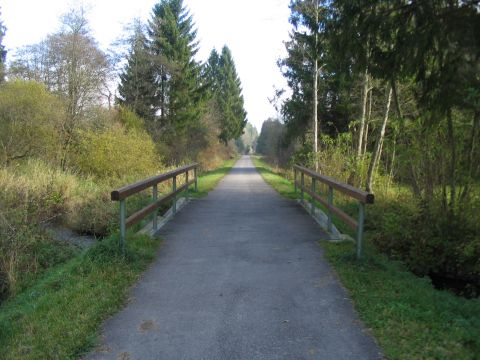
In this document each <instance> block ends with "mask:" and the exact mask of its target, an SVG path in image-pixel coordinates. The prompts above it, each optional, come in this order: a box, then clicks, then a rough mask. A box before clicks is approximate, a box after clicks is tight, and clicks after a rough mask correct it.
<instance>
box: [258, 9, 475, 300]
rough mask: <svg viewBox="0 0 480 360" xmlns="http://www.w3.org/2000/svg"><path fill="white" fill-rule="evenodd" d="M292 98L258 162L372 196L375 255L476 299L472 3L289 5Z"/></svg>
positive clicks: (265, 132)
mask: <svg viewBox="0 0 480 360" xmlns="http://www.w3.org/2000/svg"><path fill="white" fill-rule="evenodd" d="M290 10H291V15H290V23H291V25H292V31H291V32H290V39H289V40H288V41H287V42H286V44H285V47H286V51H287V56H286V57H285V58H282V59H279V61H278V66H279V67H280V69H281V71H282V73H283V75H284V77H285V79H286V80H287V82H288V86H289V88H290V90H291V94H288V96H287V97H286V98H285V96H283V93H284V92H285V89H279V90H277V93H276V94H275V99H276V101H275V102H276V104H275V105H276V106H277V107H278V111H279V113H280V116H279V118H278V119H269V120H268V121H266V122H264V123H263V127H262V131H261V133H260V137H259V139H258V147H257V150H258V152H260V153H262V154H264V155H266V156H267V157H268V158H270V160H271V161H272V162H273V163H274V164H275V165H277V166H281V167H284V168H290V166H291V165H292V164H293V163H299V164H304V165H307V166H309V167H310V168H312V169H316V170H318V171H319V172H320V173H323V174H325V175H328V176H331V177H334V178H336V179H340V180H342V181H344V182H346V183H349V184H351V185H354V186H357V187H359V188H363V189H366V190H367V191H372V192H374V194H375V196H376V199H377V203H376V205H375V206H374V207H372V208H371V209H369V210H370V211H371V213H370V214H369V215H368V217H367V218H368V219H370V221H368V220H367V225H366V226H367V228H369V230H371V231H372V242H373V243H374V244H375V246H376V247H377V248H378V249H379V250H380V251H382V252H383V253H385V254H387V255H388V256H390V257H391V258H393V259H396V260H401V261H403V262H405V263H406V264H407V265H408V267H409V268H410V269H411V270H412V271H413V272H414V273H416V274H417V275H419V276H425V275H427V276H430V277H431V278H432V280H433V281H434V282H438V284H439V285H442V284H443V285H445V284H450V285H451V286H452V287H454V288H456V290H457V291H458V292H459V293H462V294H464V295H466V296H473V297H475V296H478V295H479V291H480V221H479V217H478V214H479V210H480V183H479V181H480V135H479V132H480V71H479V70H480V61H479V60H480V43H479V39H480V26H479V24H480V8H479V5H478V2H476V1H403V0H395V1H384V0H375V1H370V0H368V1H367V0H364V1H362V0H360V1H349V0H335V1H321V0H319V1H300V0H299V1H291V4H290Z"/></svg>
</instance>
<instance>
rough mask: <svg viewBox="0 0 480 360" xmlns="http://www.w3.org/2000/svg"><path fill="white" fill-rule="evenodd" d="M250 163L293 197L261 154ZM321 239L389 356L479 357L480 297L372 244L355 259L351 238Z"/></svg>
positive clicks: (361, 313)
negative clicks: (450, 287)
mask: <svg viewBox="0 0 480 360" xmlns="http://www.w3.org/2000/svg"><path fill="white" fill-rule="evenodd" d="M254 164H255V166H256V167H257V169H258V170H259V172H260V173H261V174H262V176H263V177H264V179H265V181H266V182H267V183H269V184H270V185H271V186H272V187H273V188H274V189H275V190H277V191H278V192H279V193H280V194H281V195H284V196H286V197H289V198H292V197H293V195H292V194H293V192H294V187H293V184H292V183H291V182H290V181H288V180H286V179H285V178H283V177H282V176H281V175H279V174H276V173H274V172H273V171H272V170H271V168H270V167H269V166H268V164H266V163H265V162H264V161H262V160H261V159H258V158H254ZM369 235H371V234H369V233H367V234H366V242H367V245H368V237H369ZM321 245H322V247H323V248H324V249H325V254H326V257H327V259H328V260H329V261H330V263H331V264H332V266H333V267H334V268H335V270H336V271H337V273H338V275H339V277H340V279H341V281H342V283H343V285H344V286H345V287H346V288H347V289H348V291H349V293H350V296H351V297H352V299H353V301H354V303H355V307H356V309H357V311H358V313H359V315H360V318H361V319H362V320H363V321H364V323H365V325H366V326H367V327H368V328H371V329H372V331H373V334H374V335H375V337H376V339H377V340H378V342H379V344H380V346H381V347H382V349H383V351H384V354H385V356H386V357H387V358H388V359H465V360H467V359H468V360H470V359H472V360H473V359H478V358H479V356H480V355H479V354H480V300H478V299H477V300H467V299H464V298H461V297H457V296H455V295H454V294H452V293H450V292H447V291H439V290H435V289H434V288H433V286H432V285H431V282H430V280H429V279H427V278H418V277H416V276H414V275H413V274H412V273H411V272H409V271H408V270H407V269H406V268H405V267H404V266H403V265H402V264H400V263H398V262H393V261H390V260H388V259H387V258H386V257H385V256H383V255H381V254H379V253H378V252H376V251H375V249H374V248H373V247H372V246H366V248H365V256H364V260H363V261H360V262H359V261H357V260H356V259H355V255H354V245H353V244H352V243H338V244H334V243H328V242H321Z"/></svg>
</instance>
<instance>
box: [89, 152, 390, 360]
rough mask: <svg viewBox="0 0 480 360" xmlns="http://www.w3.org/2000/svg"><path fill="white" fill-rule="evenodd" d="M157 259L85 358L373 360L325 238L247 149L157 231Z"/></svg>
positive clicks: (373, 350) (371, 345)
mask: <svg viewBox="0 0 480 360" xmlns="http://www.w3.org/2000/svg"><path fill="white" fill-rule="evenodd" d="M160 236H162V237H163V238H164V239H165V244H164V246H163V247H162V248H161V249H160V251H159V254H158V256H157V259H156V260H155V262H154V263H153V264H152V266H151V267H150V268H149V269H148V270H147V271H146V273H145V274H144V276H143V277H142V278H141V280H140V281H139V282H138V284H137V285H136V286H135V287H134V288H133V290H132V295H131V299H130V301H129V303H128V305H127V306H126V307H125V308H124V309H123V310H122V311H120V312H119V313H118V314H116V315H115V316H113V317H112V318H111V319H109V320H108V321H106V323H105V324H104V327H103V330H102V334H103V344H102V345H100V346H99V347H98V348H97V349H96V351H95V352H93V353H91V354H90V355H88V356H87V358H88V359H123V360H126V359H139V360H147V359H167V360H175V359H195V360H198V359H205V360H216V359H218V360H229V359H245V360H254V359H272V360H273V359H275V360H276V359H289V360H297V359H324V360H330V359H332V360H335V359H355V360H360V359H380V358H382V356H381V351H380V349H379V348H378V346H377V345H376V343H375V341H374V339H373V337H372V336H371V335H370V334H369V333H368V332H367V331H366V330H365V328H364V326H363V325H362V323H361V322H360V320H359V319H358V316H357V314H356V312H355V311H354V309H353V306H352V303H351V301H350V299H349V298H348V295H347V293H346V291H345V290H344V289H343V288H342V286H341V285H340V283H339V281H338V279H337V277H336V275H335V274H334V273H333V271H332V269H331V267H330V266H329V264H328V263H327V261H326V260H325V259H324V257H323V251H322V248H321V247H320V246H318V244H317V241H318V240H320V239H321V238H322V237H324V236H325V233H323V232H322V230H321V229H320V228H319V227H318V225H317V224H316V223H315V222H314V220H313V219H312V218H311V217H310V216H308V214H307V213H306V212H305V211H304V210H303V209H302V207H301V206H300V205H299V204H297V203H296V202H295V201H292V200H287V199H285V198H283V197H281V196H280V195H278V194H277V193H276V192H275V191H274V190H273V189H272V188H271V187H270V186H269V185H267V184H266V183H265V182H264V181H263V179H262V177H261V176H260V175H259V173H258V172H257V171H256V169H255V167H254V166H253V164H252V162H251V160H250V158H249V157H248V156H243V157H242V158H241V159H240V160H239V161H238V162H237V164H236V165H235V167H234V168H233V169H232V171H231V172H230V173H229V174H228V175H227V176H226V177H225V178H224V179H223V180H222V181H221V182H220V184H219V185H218V187H217V188H216V189H215V190H214V191H212V192H210V193H209V194H208V195H207V196H206V197H205V198H202V199H199V200H194V201H192V203H191V204H190V205H189V206H187V207H186V208H185V209H183V210H182V211H181V212H180V213H178V214H177V215H176V217H175V218H174V219H172V220H171V221H170V222H169V223H168V224H167V225H166V226H165V227H164V228H163V229H162V230H161V232H160Z"/></svg>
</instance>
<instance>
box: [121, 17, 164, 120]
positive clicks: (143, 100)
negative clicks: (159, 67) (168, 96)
mask: <svg viewBox="0 0 480 360" xmlns="http://www.w3.org/2000/svg"><path fill="white" fill-rule="evenodd" d="M130 46H131V48H130V51H129V54H128V56H127V64H126V65H125V68H124V70H123V72H122V73H121V74H120V84H119V86H118V93H119V95H120V96H119V97H118V98H117V102H118V103H119V104H122V105H124V106H127V107H128V108H130V109H131V110H132V111H134V112H135V113H136V114H137V115H139V116H141V117H142V118H143V119H145V120H146V121H147V124H149V125H151V122H152V120H154V117H155V107H154V95H155V84H154V82H155V77H154V72H153V67H152V61H151V56H150V54H149V52H148V51H149V49H148V42H147V38H146V37H145V34H144V32H143V29H142V25H141V24H140V23H138V22H137V23H136V24H135V28H134V34H133V36H132V38H131V44H130Z"/></svg>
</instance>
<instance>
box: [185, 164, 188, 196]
mask: <svg viewBox="0 0 480 360" xmlns="http://www.w3.org/2000/svg"><path fill="white" fill-rule="evenodd" d="M185 184H187V188H186V189H185V200H188V170H187V171H186V172H185Z"/></svg>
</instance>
